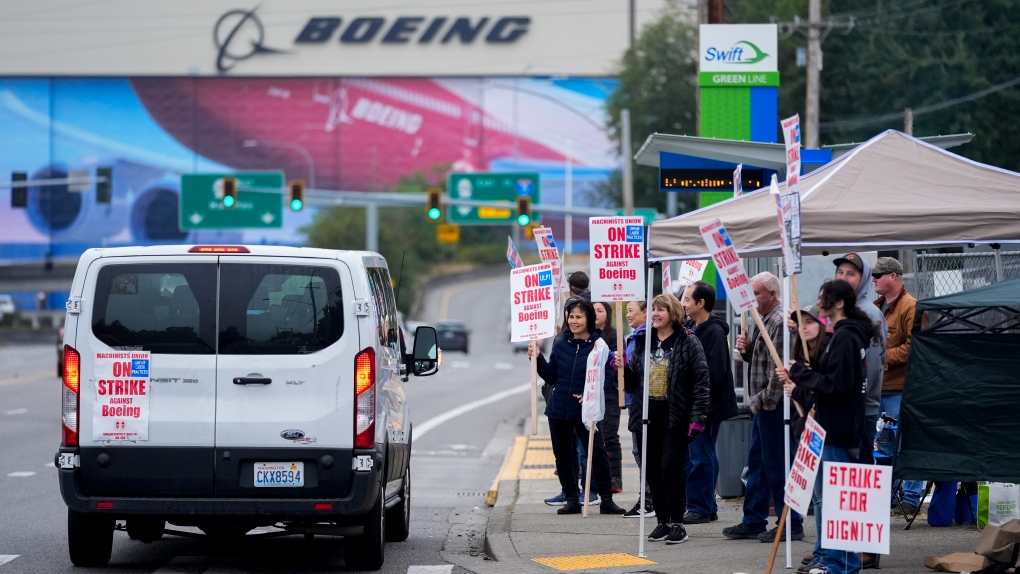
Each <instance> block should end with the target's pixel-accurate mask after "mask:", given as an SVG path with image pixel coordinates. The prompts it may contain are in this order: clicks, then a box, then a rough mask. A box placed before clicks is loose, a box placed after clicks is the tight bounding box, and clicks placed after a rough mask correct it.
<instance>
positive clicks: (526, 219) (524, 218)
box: [517, 213, 531, 227]
mask: <svg viewBox="0 0 1020 574" xmlns="http://www.w3.org/2000/svg"><path fill="white" fill-rule="evenodd" d="M529 223H531V216H529V215H528V214H527V213H522V214H520V215H518V216H517V225H520V226H521V227H524V226H526V225H528V224H529Z"/></svg>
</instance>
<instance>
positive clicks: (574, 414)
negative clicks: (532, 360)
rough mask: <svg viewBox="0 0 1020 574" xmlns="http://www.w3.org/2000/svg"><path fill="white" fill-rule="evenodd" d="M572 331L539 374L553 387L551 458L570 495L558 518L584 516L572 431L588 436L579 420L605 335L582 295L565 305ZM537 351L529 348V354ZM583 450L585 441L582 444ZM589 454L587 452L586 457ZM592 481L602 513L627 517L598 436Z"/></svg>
mask: <svg viewBox="0 0 1020 574" xmlns="http://www.w3.org/2000/svg"><path fill="white" fill-rule="evenodd" d="M563 314H564V316H565V317H566V323H567V327H568V330H567V331H566V332H564V333H563V336H562V337H560V338H559V340H557V341H556V344H555V345H553V348H552V352H550V354H549V360H548V361H547V360H546V359H545V357H544V356H543V355H542V354H541V353H539V354H538V374H539V376H541V377H542V380H544V381H545V382H547V383H550V384H552V385H553V388H552V392H551V393H550V394H549V400H548V401H546V407H545V416H547V417H548V418H549V436H550V438H551V439H552V446H553V455H554V456H555V457H556V473H557V475H558V476H559V479H560V486H561V487H562V488H563V493H564V494H565V495H566V497H567V503H566V504H565V505H564V506H563V507H561V508H560V509H558V510H557V511H556V512H557V513H559V514H578V513H580V512H581V503H580V502H579V500H578V499H579V495H580V492H579V489H578V485H577V482H578V478H577V471H576V470H575V468H574V463H573V460H572V459H573V457H575V456H576V453H575V451H574V433H577V436H581V437H584V436H587V435H588V429H586V428H585V426H584V423H582V422H581V397H582V396H583V394H584V379H585V372H586V370H587V364H588V356H589V354H591V352H592V351H593V350H594V348H595V342H596V341H598V340H599V337H600V336H601V334H602V333H601V332H600V331H599V330H598V329H596V328H595V307H594V306H592V304H591V301H588V300H586V299H583V298H581V297H572V298H570V299H568V300H567V303H566V305H564V309H563ZM534 353H535V350H534V349H533V347H532V348H529V349H528V355H529V356H531V355H533V354H534ZM616 363H620V365H619V366H622V363H623V359H622V357H620V358H619V359H617V358H616V356H615V354H611V355H610V359H609V361H607V365H606V367H607V368H610V367H611V365H615V364H616ZM581 443H582V445H583V446H584V448H585V449H587V448H588V444H587V441H581ZM585 455H586V456H587V452H586V453H585ZM591 470H592V478H593V480H594V482H595V483H596V484H597V485H598V492H599V497H600V498H601V504H600V506H599V511H600V512H601V513H602V514H623V513H624V509H622V508H620V507H619V506H617V505H616V503H614V502H613V487H612V482H611V479H610V475H609V459H608V458H606V448H605V445H604V444H603V442H602V436H601V435H600V433H597V432H596V433H595V441H594V445H593V447H592V469H591Z"/></svg>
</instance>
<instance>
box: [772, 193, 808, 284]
mask: <svg viewBox="0 0 1020 574" xmlns="http://www.w3.org/2000/svg"><path fill="white" fill-rule="evenodd" d="M769 192H770V193H771V194H772V196H773V197H774V198H775V199H776V217H777V219H778V222H779V242H780V245H781V246H782V248H783V276H785V277H789V276H790V275H797V274H799V273H800V272H801V270H802V267H801V239H800V193H797V192H796V191H795V192H792V193H786V194H784V195H780V194H779V184H778V183H777V182H776V175H775V174H772V184H771V185H770V186H769Z"/></svg>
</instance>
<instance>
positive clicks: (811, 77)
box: [804, 0, 822, 149]
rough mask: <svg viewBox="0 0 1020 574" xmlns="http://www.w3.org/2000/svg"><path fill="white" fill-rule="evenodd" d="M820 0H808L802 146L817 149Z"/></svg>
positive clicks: (820, 35) (820, 60)
mask: <svg viewBox="0 0 1020 574" xmlns="http://www.w3.org/2000/svg"><path fill="white" fill-rule="evenodd" d="M821 23H822V0H809V1H808V49H807V113H806V114H805V116H807V117H806V121H805V127H806V128H807V129H806V130H805V134H804V136H805V137H804V147H806V148H808V149H818V92H819V91H820V90H821V87H820V86H819V79H820V76H821V71H822V31H821V30H820V29H819V25H820V24H821Z"/></svg>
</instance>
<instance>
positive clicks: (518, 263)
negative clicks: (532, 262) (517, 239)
mask: <svg viewBox="0 0 1020 574" xmlns="http://www.w3.org/2000/svg"><path fill="white" fill-rule="evenodd" d="M506 259H507V261H509V262H510V269H517V268H518V267H524V261H523V260H521V254H520V253H518V252H517V247H516V246H514V240H513V239H510V236H509V235H507V236H506Z"/></svg>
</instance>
